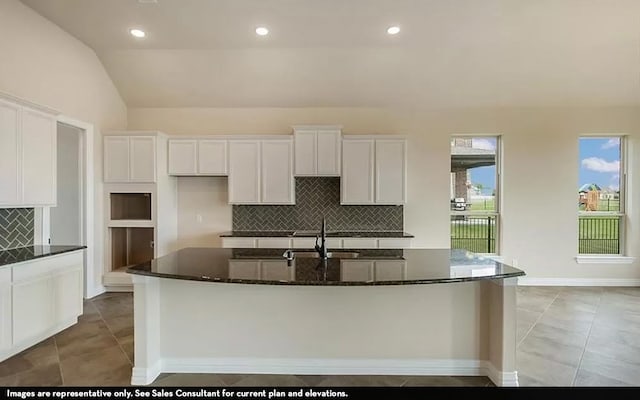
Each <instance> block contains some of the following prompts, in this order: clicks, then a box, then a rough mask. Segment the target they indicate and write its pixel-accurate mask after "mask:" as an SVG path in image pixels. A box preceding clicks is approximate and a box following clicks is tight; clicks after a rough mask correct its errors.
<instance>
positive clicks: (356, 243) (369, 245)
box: [342, 238, 378, 249]
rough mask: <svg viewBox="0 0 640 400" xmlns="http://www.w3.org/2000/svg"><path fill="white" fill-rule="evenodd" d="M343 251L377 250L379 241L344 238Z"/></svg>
mask: <svg viewBox="0 0 640 400" xmlns="http://www.w3.org/2000/svg"><path fill="white" fill-rule="evenodd" d="M342 248H343V249H376V248H378V239H375V238H344V239H342Z"/></svg>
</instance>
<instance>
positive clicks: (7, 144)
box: [0, 100, 20, 207]
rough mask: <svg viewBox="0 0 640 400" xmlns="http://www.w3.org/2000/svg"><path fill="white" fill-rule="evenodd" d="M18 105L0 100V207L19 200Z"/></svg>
mask: <svg viewBox="0 0 640 400" xmlns="http://www.w3.org/2000/svg"><path fill="white" fill-rule="evenodd" d="M19 144H20V106H18V105H15V104H12V103H8V102H4V101H2V100H0V188H2V190H0V207H2V206H14V205H17V204H18V203H19V202H20V194H19V193H20V187H19V186H20V177H19V175H18V173H19V159H18V155H19V154H20V150H19V149H20V147H19Z"/></svg>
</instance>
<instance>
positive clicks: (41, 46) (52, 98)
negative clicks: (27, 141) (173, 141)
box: [0, 0, 127, 285]
mask: <svg viewBox="0 0 640 400" xmlns="http://www.w3.org/2000/svg"><path fill="white" fill-rule="evenodd" d="M0 54H1V55H2V56H1V59H2V61H1V62H0V91H2V92H6V93H9V94H12V95H14V96H17V97H21V98H23V99H26V100H29V101H31V102H34V103H38V104H42V105H45V106H49V107H51V108H54V109H57V110H59V111H60V112H61V113H62V114H64V115H66V116H68V117H71V118H74V119H77V120H81V121H84V122H87V123H91V124H93V125H94V126H95V129H96V136H97V137H96V138H95V140H94V144H95V146H94V149H93V151H94V156H95V157H94V161H95V168H94V171H95V176H94V180H95V182H96V186H95V196H94V197H95V199H96V214H97V215H96V219H95V221H96V224H95V236H94V237H95V243H90V244H89V245H92V246H94V250H95V253H94V262H95V264H96V265H95V269H96V271H99V273H97V274H96V282H94V284H95V285H98V284H100V282H99V281H98V280H100V279H101V277H102V273H101V271H102V270H103V269H102V268H103V253H102V243H103V232H102V217H101V215H102V208H103V205H102V140H101V138H100V132H101V131H104V130H109V129H122V128H124V127H126V121H127V109H126V106H125V104H124V102H123V101H122V99H121V97H120V95H119V93H118V91H117V90H116V88H115V86H114V85H113V82H111V79H109V76H108V75H107V73H106V71H105V70H104V68H103V66H102V64H101V63H100V61H99V60H98V58H97V56H96V55H95V53H94V52H93V50H91V49H90V48H89V47H87V46H85V45H84V44H83V43H82V42H80V41H79V40H77V39H76V38H74V37H72V36H71V35H69V34H68V33H66V32H65V31H63V30H62V29H60V28H59V27H58V26H56V25H55V24H53V23H52V22H50V21H48V20H47V19H45V18H43V17H41V16H40V15H39V14H37V13H36V12H35V11H33V10H32V9H30V8H28V7H26V6H25V5H23V4H22V3H20V2H19V1H18V0H2V1H0Z"/></svg>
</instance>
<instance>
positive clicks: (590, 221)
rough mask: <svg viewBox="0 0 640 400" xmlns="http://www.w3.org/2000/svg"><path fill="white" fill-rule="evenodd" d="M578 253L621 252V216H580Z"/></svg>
mask: <svg viewBox="0 0 640 400" xmlns="http://www.w3.org/2000/svg"><path fill="white" fill-rule="evenodd" d="M578 253H579V254H620V217H619V216H611V217H608V216H597V217H583V216H581V217H579V218H578Z"/></svg>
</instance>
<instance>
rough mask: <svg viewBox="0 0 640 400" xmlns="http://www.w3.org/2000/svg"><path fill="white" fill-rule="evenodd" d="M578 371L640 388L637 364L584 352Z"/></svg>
mask: <svg viewBox="0 0 640 400" xmlns="http://www.w3.org/2000/svg"><path fill="white" fill-rule="evenodd" d="M580 369H581V370H584V371H587V372H591V373H596V374H599V375H602V376H605V377H607V378H610V379H615V380H618V381H622V382H625V383H628V384H630V385H634V386H640V365H638V364H633V363H629V362H625V361H622V360H619V359H616V358H613V357H609V356H605V355H601V354H597V353H594V352H591V351H585V352H584V355H583V356H582V361H581V362H580Z"/></svg>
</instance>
